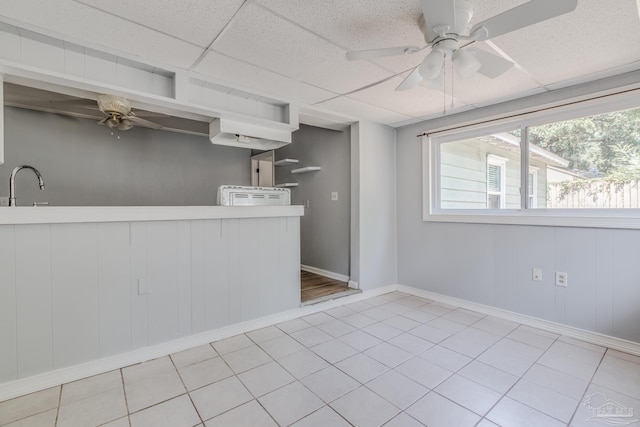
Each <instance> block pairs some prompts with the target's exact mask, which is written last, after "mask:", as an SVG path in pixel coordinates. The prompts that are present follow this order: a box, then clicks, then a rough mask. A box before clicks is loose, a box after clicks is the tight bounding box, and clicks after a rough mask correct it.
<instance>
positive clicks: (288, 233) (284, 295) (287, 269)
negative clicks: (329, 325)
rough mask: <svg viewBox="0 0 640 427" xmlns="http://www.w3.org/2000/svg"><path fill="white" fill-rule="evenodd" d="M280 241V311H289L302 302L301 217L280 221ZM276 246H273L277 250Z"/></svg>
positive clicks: (278, 246)
mask: <svg viewBox="0 0 640 427" xmlns="http://www.w3.org/2000/svg"><path fill="white" fill-rule="evenodd" d="M279 229H280V231H279V233H278V234H279V236H280V238H279V239H278V245H277V248H278V254H279V258H278V271H279V272H280V276H279V286H278V290H279V295H280V296H279V298H278V309H279V310H280V311H285V310H288V309H289V307H292V306H294V305H296V304H299V302H300V285H299V283H300V250H299V249H296V247H297V245H299V244H300V217H287V218H286V220H285V221H280V224H279ZM275 248H276V246H275V245H274V246H273V250H275Z"/></svg>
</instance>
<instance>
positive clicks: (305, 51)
mask: <svg viewBox="0 0 640 427" xmlns="http://www.w3.org/2000/svg"><path fill="white" fill-rule="evenodd" d="M212 48H213V49H214V50H216V51H218V52H221V53H223V54H225V55H227V56H230V57H232V58H236V59H239V60H241V61H244V62H247V63H250V64H255V65H257V66H259V67H261V68H265V69H267V70H271V71H275V72H277V73H280V74H283V75H286V76H290V77H296V76H299V75H300V74H302V73H304V72H306V71H307V70H310V69H313V67H315V66H316V65H317V64H319V63H321V62H322V61H323V60H324V57H325V56H327V52H329V54H330V53H332V52H333V50H334V49H335V46H333V45H331V44H330V43H329V42H327V41H325V40H323V39H321V38H320V37H318V36H315V35H313V34H311V33H309V32H308V31H305V30H303V29H302V28H300V27H298V26H296V25H294V24H292V23H290V22H288V21H287V20H285V19H282V18H280V17H278V16H276V15H274V14H273V13H271V12H269V11H267V10H266V9H264V8H261V7H260V6H256V5H255V4H253V3H251V4H249V5H247V6H246V7H244V8H242V10H241V11H240V12H239V13H238V19H236V20H235V21H234V22H233V23H232V24H231V25H230V26H229V27H228V28H227V30H226V31H225V32H224V33H223V34H222V35H221V36H220V38H218V40H217V41H216V42H215V43H214V44H213V46H212Z"/></svg>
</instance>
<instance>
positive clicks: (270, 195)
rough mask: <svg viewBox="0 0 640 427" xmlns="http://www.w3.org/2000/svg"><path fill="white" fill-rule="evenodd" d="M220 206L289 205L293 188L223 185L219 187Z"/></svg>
mask: <svg viewBox="0 0 640 427" xmlns="http://www.w3.org/2000/svg"><path fill="white" fill-rule="evenodd" d="M218 205H219V206H289V205H291V190H289V189H288V188H273V187H244V186H240V185H221V186H220V187H218Z"/></svg>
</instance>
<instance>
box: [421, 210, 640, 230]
mask: <svg viewBox="0 0 640 427" xmlns="http://www.w3.org/2000/svg"><path fill="white" fill-rule="evenodd" d="M423 221H425V222H458V223H470V224H504V225H538V226H547V227H586V228H620V229H640V210H639V209H630V210H626V209H625V210H611V209H608V210H607V211H606V212H602V211H599V210H593V209H585V210H582V211H575V210H562V209H557V210H556V209H554V210H553V211H552V212H550V211H549V210H546V209H545V210H543V209H540V210H536V209H531V210H527V211H526V212H524V211H521V210H508V211H504V212H487V211H458V210H456V211H447V212H446V213H445V212H438V213H433V214H429V213H426V214H425V215H424V216H423Z"/></svg>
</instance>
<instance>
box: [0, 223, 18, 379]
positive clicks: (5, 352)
mask: <svg viewBox="0 0 640 427" xmlns="http://www.w3.org/2000/svg"><path fill="white" fill-rule="evenodd" d="M0 242H2V244H1V245H0V271H1V272H3V278H2V280H3V281H2V284H1V285H0V339H1V340H2V341H0V342H2V345H0V360H2V361H3V362H4V363H0V382H4V381H8V380H11V379H14V378H16V377H17V375H18V366H17V359H16V357H17V351H16V333H17V327H16V325H17V324H16V321H17V319H16V310H17V307H16V275H15V268H16V265H15V262H16V260H15V246H14V244H15V238H14V228H13V226H10V225H4V226H0Z"/></svg>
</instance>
